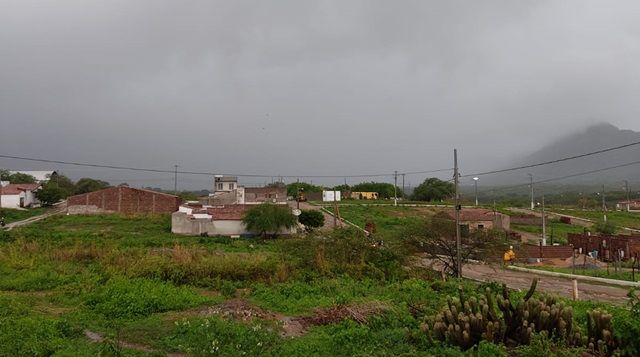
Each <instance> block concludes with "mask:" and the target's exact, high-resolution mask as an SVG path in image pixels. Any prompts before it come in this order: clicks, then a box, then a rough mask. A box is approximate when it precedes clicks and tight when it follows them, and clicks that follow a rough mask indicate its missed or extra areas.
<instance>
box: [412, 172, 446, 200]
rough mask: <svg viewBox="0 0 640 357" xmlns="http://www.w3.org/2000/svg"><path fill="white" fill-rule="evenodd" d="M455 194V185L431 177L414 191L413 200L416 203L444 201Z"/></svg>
mask: <svg viewBox="0 0 640 357" xmlns="http://www.w3.org/2000/svg"><path fill="white" fill-rule="evenodd" d="M453 193H454V186H453V183H451V182H448V181H442V180H440V179H438V178H435V177H431V178H428V179H426V180H424V182H423V183H421V184H420V185H419V186H418V187H416V188H415V189H414V190H413V196H412V197H411V198H412V199H413V200H416V201H427V202H431V201H442V200H445V199H448V198H451V197H452V196H453Z"/></svg>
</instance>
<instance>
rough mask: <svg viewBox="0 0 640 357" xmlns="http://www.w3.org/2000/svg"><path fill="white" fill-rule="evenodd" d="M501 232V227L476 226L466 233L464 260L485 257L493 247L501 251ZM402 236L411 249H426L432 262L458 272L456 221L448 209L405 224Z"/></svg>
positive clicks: (464, 238)
mask: <svg viewBox="0 0 640 357" xmlns="http://www.w3.org/2000/svg"><path fill="white" fill-rule="evenodd" d="M499 234H500V233H499V232H497V231H490V230H476V231H474V232H470V234H469V235H466V236H464V237H462V238H461V250H460V256H461V260H462V263H463V264H465V262H467V261H468V260H469V259H478V260H482V259H484V258H486V257H489V256H490V255H491V252H492V251H495V250H498V251H500V249H501V248H502V247H501V243H498V242H501V240H500V239H498V236H499ZM402 237H404V238H405V243H406V245H407V247H409V248H410V249H411V250H415V251H417V252H421V253H426V255H427V257H428V258H429V259H430V260H431V261H432V262H437V263H440V264H441V265H442V267H443V270H444V271H445V272H448V273H450V274H451V275H454V276H455V275H457V272H458V262H457V247H456V224H455V221H454V220H452V219H451V217H450V216H449V215H448V214H447V213H446V212H440V213H437V214H436V215H434V216H433V217H431V218H430V219H428V220H423V221H419V222H416V223H413V224H410V225H407V226H405V229H404V231H403V234H402Z"/></svg>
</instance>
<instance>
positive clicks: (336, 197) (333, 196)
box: [322, 191, 342, 202]
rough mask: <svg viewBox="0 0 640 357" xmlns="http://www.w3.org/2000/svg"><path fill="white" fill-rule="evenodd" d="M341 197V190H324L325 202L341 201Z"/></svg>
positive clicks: (323, 199)
mask: <svg viewBox="0 0 640 357" xmlns="http://www.w3.org/2000/svg"><path fill="white" fill-rule="evenodd" d="M341 198H342V195H341V192H340V191H322V201H324V202H333V201H340V199H341Z"/></svg>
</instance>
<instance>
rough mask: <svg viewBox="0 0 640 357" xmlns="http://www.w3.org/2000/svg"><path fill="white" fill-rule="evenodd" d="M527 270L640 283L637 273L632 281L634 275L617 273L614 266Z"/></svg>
mask: <svg viewBox="0 0 640 357" xmlns="http://www.w3.org/2000/svg"><path fill="white" fill-rule="evenodd" d="M527 268H532V269H539V270H546V271H552V272H556V273H565V274H576V275H585V276H594V277H598V278H606V279H615V280H626V281H640V273H638V272H636V274H635V280H633V279H632V277H633V275H632V274H631V271H621V270H618V271H617V272H616V270H615V268H614V267H613V266H610V267H609V270H608V271H607V268H601V269H579V268H576V269H575V271H574V270H573V269H572V268H562V267H548V266H527Z"/></svg>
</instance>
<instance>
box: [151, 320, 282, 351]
mask: <svg viewBox="0 0 640 357" xmlns="http://www.w3.org/2000/svg"><path fill="white" fill-rule="evenodd" d="M175 324H176V328H175V331H174V333H173V334H172V335H171V336H169V337H167V338H166V339H165V342H164V344H165V345H166V346H167V348H169V349H171V350H174V349H176V346H178V350H180V351H184V352H187V353H188V354H190V355H196V356H204V355H210V354H219V355H221V356H240V355H246V356H261V355H265V354H267V353H268V352H269V351H270V350H272V349H274V348H275V347H277V346H278V344H279V342H280V338H279V337H278V335H277V334H276V333H275V331H274V329H273V328H271V327H269V326H268V325H264V323H261V322H254V323H253V324H251V325H249V324H243V323H239V322H233V321H227V320H222V319H220V318H217V317H210V318H205V319H194V320H187V319H183V320H182V321H176V323H175Z"/></svg>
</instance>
